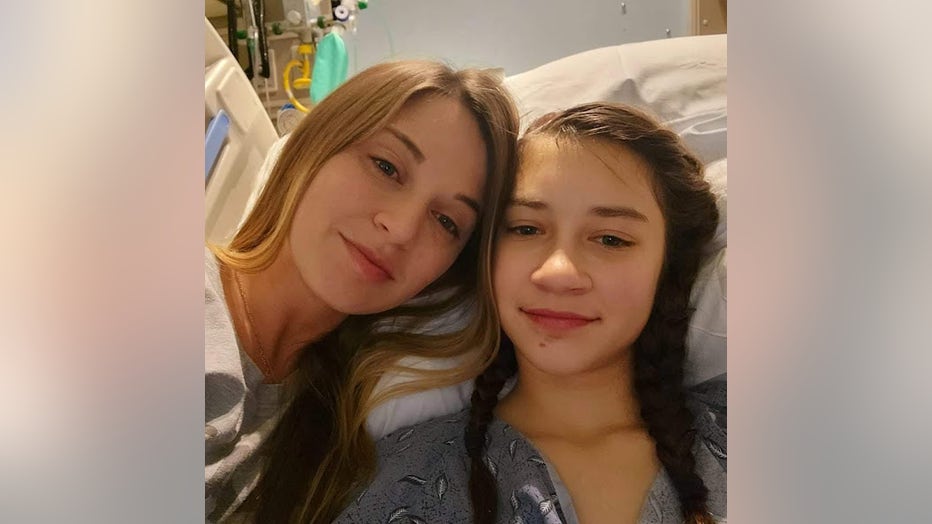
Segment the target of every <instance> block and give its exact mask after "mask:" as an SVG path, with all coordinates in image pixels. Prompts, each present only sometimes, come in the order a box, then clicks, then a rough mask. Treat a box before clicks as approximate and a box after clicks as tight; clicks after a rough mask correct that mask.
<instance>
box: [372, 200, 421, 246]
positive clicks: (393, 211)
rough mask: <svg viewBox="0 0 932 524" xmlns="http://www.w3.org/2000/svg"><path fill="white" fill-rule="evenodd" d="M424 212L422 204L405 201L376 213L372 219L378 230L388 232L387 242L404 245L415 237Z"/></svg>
mask: <svg viewBox="0 0 932 524" xmlns="http://www.w3.org/2000/svg"><path fill="white" fill-rule="evenodd" d="M426 214H427V211H426V209H425V208H424V206H422V205H420V204H413V203H406V204H400V205H397V206H394V207H392V208H390V209H386V210H384V211H381V212H379V213H376V215H375V217H374V221H375V224H376V226H377V227H378V228H379V229H380V230H382V231H385V232H386V233H387V234H388V236H389V242H391V243H393V244H397V245H401V246H405V245H408V244H410V243H411V242H413V241H414V239H415V238H417V235H418V231H419V229H420V227H421V224H422V222H423V220H424V216H425V215H426Z"/></svg>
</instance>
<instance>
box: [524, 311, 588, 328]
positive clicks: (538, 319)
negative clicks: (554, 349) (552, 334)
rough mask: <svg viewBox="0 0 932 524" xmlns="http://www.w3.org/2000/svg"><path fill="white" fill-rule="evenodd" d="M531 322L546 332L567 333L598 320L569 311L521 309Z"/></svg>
mask: <svg viewBox="0 0 932 524" xmlns="http://www.w3.org/2000/svg"><path fill="white" fill-rule="evenodd" d="M521 312H522V313H524V314H525V315H527V317H528V318H529V319H531V321H532V322H534V323H535V324H537V325H538V326H540V327H543V328H545V329H547V330H548V331H568V330H571V329H576V328H580V327H583V326H586V325H589V324H591V323H592V322H595V321H596V320H598V318H590V317H586V316H584V315H580V314H578V313H573V312H570V311H552V310H549V309H523V308H522V309H521Z"/></svg>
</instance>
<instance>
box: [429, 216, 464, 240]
mask: <svg viewBox="0 0 932 524" xmlns="http://www.w3.org/2000/svg"><path fill="white" fill-rule="evenodd" d="M435 216H436V217H437V222H440V225H441V227H443V229H445V230H446V231H447V233H450V235H452V236H453V238H459V237H460V228H459V227H457V225H456V222H454V221H453V219H452V218H450V217H448V216H446V215H442V214H440V213H436V214H435Z"/></svg>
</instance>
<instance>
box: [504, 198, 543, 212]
mask: <svg viewBox="0 0 932 524" xmlns="http://www.w3.org/2000/svg"><path fill="white" fill-rule="evenodd" d="M508 205H509V206H521V207H529V208H531V209H547V208H548V207H550V206H548V205H547V204H545V203H544V202H541V201H540V200H528V199H526V198H518V197H515V198H512V199H511V202H509V203H508Z"/></svg>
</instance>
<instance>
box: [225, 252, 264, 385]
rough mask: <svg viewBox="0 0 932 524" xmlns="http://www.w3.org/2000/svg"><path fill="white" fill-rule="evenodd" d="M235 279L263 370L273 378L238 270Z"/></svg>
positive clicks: (234, 273)
mask: <svg viewBox="0 0 932 524" xmlns="http://www.w3.org/2000/svg"><path fill="white" fill-rule="evenodd" d="M233 279H234V280H236V289H237V290H238V291H239V298H240V300H242V301H243V309H244V310H245V311H246V322H248V323H249V326H248V327H249V333H250V334H251V335H252V340H253V341H254V342H255V343H256V348H258V349H259V359H261V360H262V362H261V364H262V367H263V370H262V372H263V373H264V374H265V377H266V378H271V377H272V364H271V362H269V357H267V356H266V355H265V349H263V348H262V342H260V341H259V333H257V332H256V321H255V320H253V318H252V312H250V311H249V303H247V302H246V292H245V291H243V283H242V282H241V281H240V279H239V273H238V272H237V271H236V270H233Z"/></svg>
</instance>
